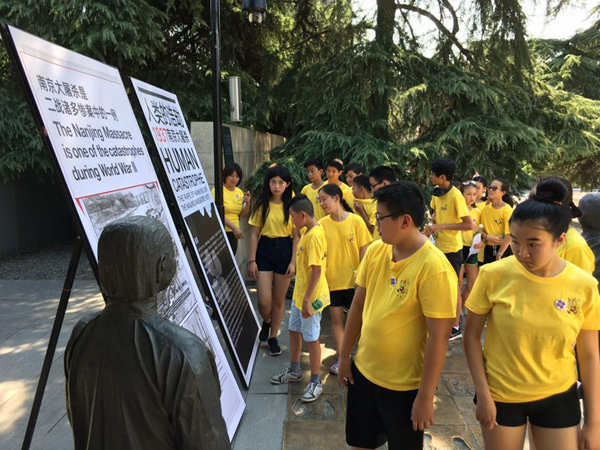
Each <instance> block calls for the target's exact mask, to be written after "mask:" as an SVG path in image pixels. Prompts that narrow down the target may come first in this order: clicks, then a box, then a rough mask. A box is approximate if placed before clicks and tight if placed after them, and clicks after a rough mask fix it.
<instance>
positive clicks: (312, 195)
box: [300, 181, 327, 220]
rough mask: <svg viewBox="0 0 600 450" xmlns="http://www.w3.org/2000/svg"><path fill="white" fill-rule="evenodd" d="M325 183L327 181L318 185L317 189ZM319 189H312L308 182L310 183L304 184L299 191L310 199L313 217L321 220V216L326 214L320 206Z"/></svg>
mask: <svg viewBox="0 0 600 450" xmlns="http://www.w3.org/2000/svg"><path fill="white" fill-rule="evenodd" d="M326 184H327V181H325V182H324V183H323V184H322V185H321V187H319V189H321V188H322V187H323V186H325V185H326ZM319 189H313V187H312V183H310V184H307V185H306V186H304V187H303V188H302V191H300V193H301V194H304V195H306V196H307V197H308V199H309V200H310V201H311V203H312V204H313V209H314V212H315V219H317V220H321V219H322V218H323V217H325V216H326V215H327V214H325V211H323V208H321V202H320V201H319Z"/></svg>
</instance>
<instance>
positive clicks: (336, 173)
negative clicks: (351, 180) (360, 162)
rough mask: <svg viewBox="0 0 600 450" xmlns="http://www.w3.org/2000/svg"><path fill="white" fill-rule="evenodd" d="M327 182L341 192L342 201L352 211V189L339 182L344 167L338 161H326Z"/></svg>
mask: <svg viewBox="0 0 600 450" xmlns="http://www.w3.org/2000/svg"><path fill="white" fill-rule="evenodd" d="M326 169H327V182H328V183H331V184H335V185H336V186H338V187H339V188H340V189H341V190H342V194H343V195H344V200H346V203H348V205H349V206H350V208H352V210H353V211H354V195H352V189H351V188H350V186H348V185H347V184H346V183H343V182H341V181H340V176H341V175H342V173H344V165H343V164H342V161H341V160H339V159H337V158H336V159H332V160H330V161H327V167H326Z"/></svg>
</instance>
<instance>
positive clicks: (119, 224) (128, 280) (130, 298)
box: [98, 216, 177, 302]
mask: <svg viewBox="0 0 600 450" xmlns="http://www.w3.org/2000/svg"><path fill="white" fill-rule="evenodd" d="M176 269H177V263H176V262H175V250H174V247H173V241H172V239H171V235H170V234H169V232H168V230H167V228H166V227H165V226H164V225H163V224H162V222H160V221H159V220H157V219H153V218H151V217H146V216H131V217H125V218H122V219H117V220H115V221H114V222H112V223H111V224H109V225H107V226H106V227H105V228H104V230H102V234H101V235H100V239H99V240H98V271H99V276H100V290H101V292H102V294H103V295H104V296H105V297H106V298H107V300H109V301H120V302H134V301H137V300H142V299H147V298H151V297H155V296H156V294H158V293H159V292H161V291H163V290H165V289H166V288H167V287H168V286H169V283H170V282H171V280H172V278H173V276H174V275H175V271H176Z"/></svg>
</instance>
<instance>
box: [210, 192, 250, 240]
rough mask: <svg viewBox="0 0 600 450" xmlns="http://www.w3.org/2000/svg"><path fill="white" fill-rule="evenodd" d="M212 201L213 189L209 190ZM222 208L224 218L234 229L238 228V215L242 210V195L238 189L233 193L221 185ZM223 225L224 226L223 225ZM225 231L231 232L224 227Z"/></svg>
mask: <svg viewBox="0 0 600 450" xmlns="http://www.w3.org/2000/svg"><path fill="white" fill-rule="evenodd" d="M211 192H212V196H213V199H214V198H215V188H212V190H211ZM223 207H224V208H225V218H226V219H227V220H229V221H230V222H233V224H234V225H235V226H236V227H238V228H239V227H240V214H241V212H242V209H244V193H243V192H242V190H241V189H240V188H238V187H236V188H235V189H234V190H233V192H232V191H230V190H229V189H227V188H226V187H225V186H224V185H223ZM223 225H225V224H223ZM225 231H233V230H232V229H231V228H229V227H228V226H225Z"/></svg>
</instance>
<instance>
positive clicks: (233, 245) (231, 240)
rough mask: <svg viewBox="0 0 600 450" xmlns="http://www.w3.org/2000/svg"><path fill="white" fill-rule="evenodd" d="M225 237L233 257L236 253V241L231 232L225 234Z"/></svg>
mask: <svg viewBox="0 0 600 450" xmlns="http://www.w3.org/2000/svg"><path fill="white" fill-rule="evenodd" d="M225 235H226V236H227V240H228V241H229V245H230V246H231V251H232V252H233V256H235V252H236V251H237V245H238V239H237V238H236V237H235V234H233V231H227V232H225Z"/></svg>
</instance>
